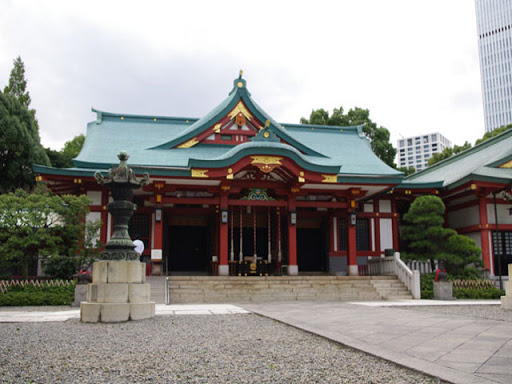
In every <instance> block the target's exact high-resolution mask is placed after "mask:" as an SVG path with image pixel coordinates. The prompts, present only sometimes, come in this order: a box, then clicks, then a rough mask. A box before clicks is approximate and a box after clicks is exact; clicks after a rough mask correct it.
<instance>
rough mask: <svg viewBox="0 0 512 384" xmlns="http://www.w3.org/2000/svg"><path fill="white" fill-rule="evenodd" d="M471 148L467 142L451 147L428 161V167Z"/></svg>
mask: <svg viewBox="0 0 512 384" xmlns="http://www.w3.org/2000/svg"><path fill="white" fill-rule="evenodd" d="M469 148H471V143H469V142H468V141H466V142H464V144H463V145H460V146H459V145H454V146H453V147H448V148H445V149H444V150H443V151H442V152H439V153H435V154H434V155H433V156H432V157H431V158H430V159H428V165H429V166H431V165H433V164H435V163H439V162H440V161H442V160H444V159H448V158H449V157H452V156H454V155H456V154H458V153H461V152H463V151H465V150H466V149H469Z"/></svg>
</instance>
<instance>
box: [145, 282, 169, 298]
mask: <svg viewBox="0 0 512 384" xmlns="http://www.w3.org/2000/svg"><path fill="white" fill-rule="evenodd" d="M165 279H166V278H165V276H147V277H146V283H149V284H150V285H151V301H153V302H155V303H156V304H165Z"/></svg>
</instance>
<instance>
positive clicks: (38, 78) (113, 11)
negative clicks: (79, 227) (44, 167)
mask: <svg viewBox="0 0 512 384" xmlns="http://www.w3.org/2000/svg"><path fill="white" fill-rule="evenodd" d="M18 55H20V56H21V58H22V60H23V61H24V63H25V68H26V74H25V75H26V78H27V79H28V88H29V91H30V96H31V98H32V104H31V107H32V108H35V109H36V111H37V115H36V116H37V118H38V120H39V126H40V135H41V140H42V143H43V145H44V146H49V147H52V148H54V149H60V148H61V147H62V146H63V144H64V143H65V142H66V141H68V140H70V139H72V138H73V137H74V136H76V135H78V134H80V133H85V131H86V124H87V122H89V121H92V120H94V119H95V114H93V113H92V112H91V107H94V108H96V109H99V110H103V111H109V112H119V113H127V114H145V115H155V116H156V115H159V116H162V115H163V116H184V117H201V116H203V115H204V114H206V113H207V112H208V111H209V110H211V109H212V108H214V107H215V106H216V105H217V104H219V103H220V102H221V101H222V100H223V99H224V98H225V97H226V96H227V94H228V92H229V91H230V90H231V88H232V84H233V83H232V80H233V79H234V78H236V77H237V76H238V71H239V69H243V70H244V78H245V79H246V80H247V86H248V89H249V90H250V92H251V93H252V96H253V98H254V99H255V100H256V102H257V103H258V104H259V105H260V106H261V107H262V108H263V109H264V110H266V111H267V112H268V113H269V114H270V115H271V116H272V117H273V118H274V119H276V120H277V121H279V122H282V123H298V122H299V119H300V118H301V117H302V116H305V117H309V114H310V112H311V110H312V109H316V108H325V109H328V110H332V109H333V108H337V107H340V106H343V107H344V108H345V110H348V109H350V108H353V107H355V106H358V107H362V108H368V109H369V110H370V117H371V119H372V120H373V121H374V122H376V123H377V124H379V125H381V126H384V127H386V128H387V129H389V131H390V132H391V138H392V143H393V145H394V146H395V147H396V140H397V139H398V138H399V137H400V135H403V136H413V135H418V134H424V133H430V132H436V131H439V132H441V133H442V134H443V135H445V136H446V137H447V138H448V139H449V140H451V141H452V142H453V143H455V144H462V143H463V142H464V141H465V140H469V141H471V142H472V143H474V141H475V140H476V139H477V138H479V137H481V136H482V135H483V133H484V120H483V110H482V99H481V86H480V69H479V63H478V40H477V32H476V16H475V9H474V1H472V0H421V1H420V0H414V1H412V0H386V1H383V0H375V1H372V0H357V1H356V0H351V1H348V0H345V1H341V0H337V1H321V0H317V1H308V2H306V1H304V2H302V1H278V0H272V1H264V0H263V1H262V0H258V1H221V0H217V1H204V2H203V1H191V0H187V1H184V0H180V1H165V2H164V1H142V0H141V1H133V2H132V1H106V0H102V1H90V0H89V1H38V0H35V1H23V0H21V1H19V0H16V1H14V0H12V1H11V0H7V1H5V0H4V1H1V2H0V86H1V87H2V89H3V87H4V86H5V85H6V84H7V82H8V79H9V74H10V71H11V69H12V66H13V60H14V59H15V58H16V57H17V56H18Z"/></svg>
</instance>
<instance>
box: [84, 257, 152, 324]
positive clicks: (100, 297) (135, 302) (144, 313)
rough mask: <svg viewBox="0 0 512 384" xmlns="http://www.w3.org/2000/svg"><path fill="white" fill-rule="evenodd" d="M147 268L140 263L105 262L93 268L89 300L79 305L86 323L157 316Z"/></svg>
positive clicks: (97, 263) (100, 262)
mask: <svg viewBox="0 0 512 384" xmlns="http://www.w3.org/2000/svg"><path fill="white" fill-rule="evenodd" d="M145 267H146V265H145V264H143V263H141V262H140V261H138V260H137V261H119V260H103V261H97V262H95V263H94V264H93V267H92V283H91V284H89V285H88V287H87V301H85V302H82V303H80V320H81V321H82V322H84V323H98V322H102V323H116V322H121V321H128V320H142V319H149V318H151V317H154V316H155V303H154V302H152V301H150V293H151V288H150V284H146V268H145Z"/></svg>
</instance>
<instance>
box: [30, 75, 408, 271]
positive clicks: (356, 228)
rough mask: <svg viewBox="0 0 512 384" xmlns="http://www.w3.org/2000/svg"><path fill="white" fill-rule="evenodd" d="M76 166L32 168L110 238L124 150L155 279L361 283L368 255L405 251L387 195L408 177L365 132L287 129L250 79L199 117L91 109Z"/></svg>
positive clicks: (136, 226)
mask: <svg viewBox="0 0 512 384" xmlns="http://www.w3.org/2000/svg"><path fill="white" fill-rule="evenodd" d="M95 112H96V119H95V120H94V121H92V122H91V123H89V124H88V127H87V135H86V139H85V143H84V146H83V148H82V151H81V152H80V154H79V155H78V157H77V158H75V159H74V160H73V161H74V165H75V167H74V168H70V169H57V168H51V167H43V166H39V165H35V166H34V169H35V171H36V173H37V174H38V175H39V176H38V177H39V179H40V180H43V181H45V182H46V183H47V184H48V186H49V187H50V188H51V189H52V190H53V191H55V192H57V193H83V194H87V196H89V197H90V199H91V201H92V205H91V213H90V216H89V219H101V220H102V222H103V227H102V230H101V240H102V241H103V242H106V241H107V240H108V239H109V237H110V236H111V233H112V219H111V217H110V215H109V213H108V211H107V210H106V206H107V204H108V203H109V199H110V198H109V193H108V190H106V189H105V188H103V187H102V186H100V185H98V184H97V183H96V181H95V179H94V177H93V175H94V172H95V171H97V170H99V171H101V172H103V173H104V174H106V172H107V170H108V169H109V168H110V167H112V166H113V165H115V164H116V162H117V154H118V153H119V152H120V151H121V150H126V151H127V152H128V153H129V155H130V159H129V160H128V164H129V165H130V166H131V167H132V168H133V169H134V172H135V173H136V174H137V175H141V174H143V173H144V172H147V173H149V175H150V178H151V182H150V184H149V185H147V186H145V187H144V188H143V189H141V190H139V191H136V194H135V198H134V202H135V203H137V206H138V208H137V211H136V212H135V214H134V216H133V218H132V220H131V223H130V234H131V236H132V238H134V239H135V238H139V239H140V240H142V241H143V242H144V243H145V251H144V255H145V257H146V260H147V262H148V264H149V265H150V269H149V270H148V273H153V274H161V273H167V272H169V273H173V272H194V273H205V272H208V273H212V274H220V275H228V274H231V275H234V274H239V273H241V274H245V273H249V274H250V273H253V272H254V271H242V272H241V271H240V264H241V263H245V262H250V263H251V264H250V265H251V266H252V265H254V264H256V265H260V264H262V263H264V264H265V266H266V268H265V270H264V272H263V273H276V274H279V273H282V272H287V273H288V274H290V275H296V274H298V272H299V271H311V272H315V271H324V272H330V273H337V274H348V275H358V274H359V273H361V274H364V270H365V265H366V263H367V259H368V257H372V256H379V255H381V254H382V253H383V252H384V250H385V249H391V248H393V249H398V247H399V242H398V213H397V210H396V205H395V202H394V200H393V199H392V197H391V196H390V195H388V194H387V191H389V190H390V189H392V188H394V187H396V186H398V185H399V184H400V183H401V181H402V179H403V174H402V173H401V172H399V171H397V170H395V169H392V168H390V167H389V166H387V165H386V164H385V163H384V162H382V161H381V160H380V159H379V158H378V157H377V156H376V155H375V154H374V153H373V152H372V150H371V146H370V143H369V141H368V139H367V138H365V137H364V135H363V133H362V126H354V127H331V126H315V125H302V124H281V123H278V122H276V121H275V120H274V119H273V118H272V117H270V116H269V115H268V114H267V113H266V112H265V111H264V110H263V109H261V108H260V107H259V106H258V105H257V104H256V103H255V102H254V100H253V98H252V96H251V94H250V92H249V91H248V89H247V84H246V81H245V79H243V78H242V77H241V76H240V78H238V79H235V81H234V84H233V88H232V90H231V92H230V93H229V95H228V97H227V98H226V99H225V100H224V101H222V102H221V103H220V104H219V105H218V106H217V107H216V108H214V109H213V110H212V111H211V112H209V113H208V114H207V115H205V116H203V117H202V118H200V119H197V118H182V117H160V116H135V115H127V114H119V113H108V112H102V111H95Z"/></svg>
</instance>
